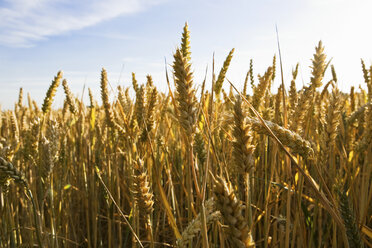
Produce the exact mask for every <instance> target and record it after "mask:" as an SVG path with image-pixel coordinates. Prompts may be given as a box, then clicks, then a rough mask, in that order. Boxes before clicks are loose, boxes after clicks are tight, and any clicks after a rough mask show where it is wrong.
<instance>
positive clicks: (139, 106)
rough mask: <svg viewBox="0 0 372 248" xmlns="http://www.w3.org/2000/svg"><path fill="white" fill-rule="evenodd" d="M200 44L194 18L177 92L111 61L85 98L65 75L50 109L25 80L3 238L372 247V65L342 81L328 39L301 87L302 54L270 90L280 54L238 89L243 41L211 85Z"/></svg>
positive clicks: (7, 161)
mask: <svg viewBox="0 0 372 248" xmlns="http://www.w3.org/2000/svg"><path fill="white" fill-rule="evenodd" d="M190 51H191V49H190V34H189V30H188V27H187V25H185V27H184V30H183V33H182V39H181V44H180V46H179V48H177V49H176V51H174V53H173V54H174V57H173V62H172V64H171V65H170V66H168V69H167V71H166V80H167V83H168V86H169V91H168V93H167V94H165V93H163V92H160V91H158V90H157V88H156V82H153V80H152V78H151V76H147V82H145V83H144V84H141V83H139V82H137V80H136V76H135V74H134V73H133V74H132V86H131V87H127V88H126V87H122V86H119V87H118V88H112V85H111V84H110V83H109V82H108V80H107V72H106V70H105V69H102V72H101V85H100V86H101V92H100V93H101V99H100V100H99V99H94V98H93V92H92V91H91V90H90V89H89V92H88V93H89V99H90V101H89V103H86V102H83V101H82V100H81V99H79V98H78V97H76V96H75V95H74V93H73V92H71V91H70V89H69V86H68V81H67V80H66V79H64V78H63V73H62V72H58V74H57V75H56V76H55V78H54V79H53V81H52V83H51V85H50V87H49V89H48V90H47V93H46V97H45V99H44V102H43V104H42V106H41V107H40V106H38V105H37V103H36V102H35V101H34V100H33V99H32V98H31V96H30V95H28V96H27V100H24V99H23V90H22V89H20V92H19V100H18V102H17V103H16V104H15V107H14V110H2V111H0V247H53V248H58V247H89V248H90V247H94V248H96V247H132V248H134V247H151V248H154V247H226V248H228V247H239V248H240V247H242V248H243V247H265V248H266V247H372V105H371V100H372V66H371V67H368V65H365V63H364V62H363V61H362V71H361V73H363V76H364V80H365V82H364V83H365V87H362V88H354V87H351V89H350V92H341V91H340V90H339V89H338V86H337V81H338V79H337V75H336V70H335V68H334V67H333V66H332V65H331V64H330V63H329V61H328V59H327V57H326V55H325V52H324V46H323V44H322V43H321V42H319V44H317V46H316V49H315V53H314V56H313V58H312V75H311V78H310V79H309V80H308V83H307V84H306V85H305V86H304V87H303V88H296V77H297V74H298V65H297V66H296V67H295V68H294V69H293V72H292V75H293V77H292V80H291V82H290V84H289V82H285V83H284V82H283V83H282V84H281V85H280V87H279V88H278V89H273V88H272V84H273V81H274V79H275V78H276V77H277V80H280V79H278V78H279V77H280V70H278V66H277V62H276V57H274V59H273V63H272V65H270V66H269V67H268V68H267V70H266V71H264V72H261V74H258V73H256V72H255V71H254V67H253V62H252V61H251V64H250V67H249V68H247V70H248V72H247V74H246V80H245V82H244V87H241V89H239V88H236V85H234V82H230V81H229V80H228V78H226V73H227V71H228V68H229V65H230V62H231V60H232V59H233V53H234V49H233V50H231V52H230V53H229V54H228V56H227V57H226V60H225V62H224V63H223V65H213V66H216V68H217V67H219V66H221V69H220V70H216V73H215V72H214V70H213V76H212V78H211V82H212V83H211V88H209V87H206V85H209V83H207V82H206V79H204V81H201V82H196V80H195V79H194V78H193V71H194V70H198V69H197V68H193V66H192V64H191V62H190V60H191V52H190ZM326 70H331V72H332V77H331V78H325V71H326ZM61 84H62V86H60V85H61ZM223 85H225V86H224V87H223ZM226 86H227V87H226ZM229 87H230V90H229V91H226V90H225V89H227V88H229ZM249 88H251V91H252V92H253V94H248V93H247V92H248V91H249ZM364 88H365V89H367V90H364ZM57 90H63V91H64V92H65V101H64V106H63V108H62V109H53V108H52V103H53V98H54V96H55V93H56V91H57ZM130 92H134V95H133V94H131V93H130ZM273 92H276V93H273ZM26 102H27V104H26ZM98 102H100V103H98Z"/></svg>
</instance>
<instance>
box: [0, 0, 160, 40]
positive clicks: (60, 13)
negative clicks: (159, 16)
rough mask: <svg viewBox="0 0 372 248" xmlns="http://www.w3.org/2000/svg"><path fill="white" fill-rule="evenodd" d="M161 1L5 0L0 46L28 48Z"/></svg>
mask: <svg viewBox="0 0 372 248" xmlns="http://www.w3.org/2000/svg"><path fill="white" fill-rule="evenodd" d="M161 2H164V1H163V0H105V1H102V0H79V1H76V0H4V1H3V3H2V4H0V45H3V46H12V47H29V46H32V45H34V44H35V42H36V41H40V40H43V39H46V38H48V37H50V36H54V35H59V34H63V33H66V32H68V31H72V30H79V29H82V28H85V27H89V26H92V25H95V24H98V23H100V22H102V21H106V20H110V19H112V18H115V17H118V16H121V15H126V14H133V13H137V12H139V11H142V10H144V9H146V8H148V7H150V6H152V5H154V4H159V3H161Z"/></svg>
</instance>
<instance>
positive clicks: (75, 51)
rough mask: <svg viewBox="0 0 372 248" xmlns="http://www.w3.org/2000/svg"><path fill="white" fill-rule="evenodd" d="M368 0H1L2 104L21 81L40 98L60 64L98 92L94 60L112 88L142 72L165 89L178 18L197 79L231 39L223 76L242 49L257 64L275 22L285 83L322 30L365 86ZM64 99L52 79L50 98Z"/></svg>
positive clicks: (340, 68) (8, 104)
mask: <svg viewBox="0 0 372 248" xmlns="http://www.w3.org/2000/svg"><path fill="white" fill-rule="evenodd" d="M371 2H372V1H367V0H355V1H346V0H303V1H299V0H262V1H248V0H231V1H226V0H225V1H223V0H199V1H197V0H189V1H181V0H173V1H172V0H152V1H146V0H106V1H101V0H89V1H88V0H79V1H76V0H0V89H1V90H0V104H1V105H2V108H12V107H13V106H14V103H15V102H16V101H17V98H18V90H19V88H20V87H23V89H24V91H25V92H30V93H31V97H32V98H34V99H35V100H36V101H37V102H38V103H41V102H42V100H43V98H44V96H45V92H46V91H47V89H48V87H49V85H50V82H51V80H52V79H53V77H54V75H55V74H56V73H57V71H58V70H63V71H64V78H66V79H67V81H68V83H69V85H70V87H71V89H72V91H73V92H74V93H76V94H81V93H82V89H83V86H84V85H85V86H86V87H90V88H92V90H93V91H94V93H95V96H96V98H99V96H100V92H99V81H100V71H101V68H102V67H105V68H106V69H107V71H108V75H109V80H110V84H111V85H112V86H113V88H114V89H115V88H116V86H117V85H118V84H120V85H124V86H129V85H130V84H131V80H130V78H131V72H135V73H136V75H137V78H138V80H139V81H140V82H145V78H146V75H147V74H150V75H152V76H153V78H154V81H155V84H156V85H157V86H158V87H159V88H160V89H161V90H163V91H166V89H167V87H166V83H165V70H164V58H166V59H167V62H168V63H169V64H170V63H172V53H173V52H174V51H175V49H176V47H177V46H178V45H179V43H180V37H181V32H182V27H183V25H184V23H185V21H187V22H188V23H189V27H190V32H191V50H192V61H193V70H194V72H195V84H200V83H201V81H202V79H203V77H204V73H205V68H206V66H207V65H208V67H209V70H208V71H209V74H208V79H210V75H211V73H210V72H211V62H212V56H213V53H215V65H216V71H217V72H218V70H219V68H220V67H221V65H222V63H223V60H224V59H225V57H226V55H227V54H228V52H229V51H230V50H231V49H232V48H235V54H234V58H233V61H232V63H231V65H230V69H229V71H228V74H227V77H228V78H229V79H230V80H231V81H233V82H235V84H236V85H237V86H239V87H241V85H242V82H243V80H244V77H245V73H246V71H247V70H248V67H249V60H250V59H253V61H254V70H255V73H256V74H257V73H263V72H264V70H265V69H266V68H267V66H269V65H270V64H271V62H272V57H273V55H274V54H275V53H277V45H276V33H275V24H277V25H278V29H279V35H280V43H281V49H282V57H283V65H284V68H283V69H284V78H285V83H286V84H287V85H289V82H290V79H291V69H292V67H293V66H295V65H296V63H297V62H300V74H299V78H298V81H297V84H298V87H301V86H302V85H303V84H306V83H308V82H309V78H310V76H309V73H310V68H309V66H310V65H311V58H312V54H313V53H314V47H315V46H316V45H317V43H318V41H319V40H320V39H321V40H322V41H323V44H324V45H325V51H326V53H327V55H328V58H333V60H332V64H334V65H335V68H336V72H337V74H338V78H339V87H340V88H341V89H342V90H343V91H348V90H349V89H350V86H351V85H354V86H359V84H361V85H362V86H363V87H364V85H363V84H364V83H363V77H362V73H361V66H360V58H363V59H365V61H366V64H367V65H368V66H369V65H370V64H371V62H372V45H371V44H372V34H371V32H370V17H369V16H370V13H369V12H370V10H371V9H372V3H371ZM327 77H330V75H329V74H328V75H327ZM278 79H279V78H278ZM209 81H210V80H209ZM278 84H279V81H278V80H277V81H276V82H275V84H274V87H277V86H278ZM62 102H63V90H62V88H60V89H59V93H58V94H57V99H56V101H55V103H54V106H55V107H59V106H61V105H62Z"/></svg>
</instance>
